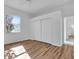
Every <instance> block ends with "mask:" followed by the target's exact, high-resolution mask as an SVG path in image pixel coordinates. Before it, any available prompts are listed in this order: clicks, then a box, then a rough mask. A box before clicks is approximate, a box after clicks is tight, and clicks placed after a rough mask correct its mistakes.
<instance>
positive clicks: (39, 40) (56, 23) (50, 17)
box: [4, 0, 74, 59]
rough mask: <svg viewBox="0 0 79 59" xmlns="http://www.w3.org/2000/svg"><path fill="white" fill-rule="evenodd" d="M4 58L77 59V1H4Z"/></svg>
mask: <svg viewBox="0 0 79 59" xmlns="http://www.w3.org/2000/svg"><path fill="white" fill-rule="evenodd" d="M4 59H74V0H4Z"/></svg>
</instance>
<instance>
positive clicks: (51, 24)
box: [41, 14, 62, 45]
mask: <svg viewBox="0 0 79 59" xmlns="http://www.w3.org/2000/svg"><path fill="white" fill-rule="evenodd" d="M41 23H42V32H41V33H42V39H41V40H42V41H44V42H47V43H50V44H53V45H62V18H61V16H60V15H59V14H55V15H53V16H52V17H49V18H45V19H43V20H41Z"/></svg>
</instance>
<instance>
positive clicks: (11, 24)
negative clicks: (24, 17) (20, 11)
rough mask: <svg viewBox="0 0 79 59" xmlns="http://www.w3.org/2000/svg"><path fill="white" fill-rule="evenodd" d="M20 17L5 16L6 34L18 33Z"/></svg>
mask: <svg viewBox="0 0 79 59" xmlns="http://www.w3.org/2000/svg"><path fill="white" fill-rule="evenodd" d="M20 21H21V18H20V16H6V29H7V32H13V33H16V32H20V24H21V22H20Z"/></svg>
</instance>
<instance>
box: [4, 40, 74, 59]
mask: <svg viewBox="0 0 79 59" xmlns="http://www.w3.org/2000/svg"><path fill="white" fill-rule="evenodd" d="M20 45H21V46H23V47H24V48H25V50H26V51H27V52H26V53H28V54H29V56H30V58H31V59H74V47H73V46H70V45H63V46H61V47H57V46H54V45H50V44H47V43H43V42H39V41H34V40H27V41H22V42H17V43H13V44H8V45H5V46H4V48H5V50H9V49H11V48H13V47H17V46H20ZM10 59H11V58H10ZM19 59H20V58H19ZM25 59H27V58H25Z"/></svg>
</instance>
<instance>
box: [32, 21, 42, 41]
mask: <svg viewBox="0 0 79 59" xmlns="http://www.w3.org/2000/svg"><path fill="white" fill-rule="evenodd" d="M31 26H32V34H33V40H40V39H41V36H40V35H41V32H40V31H41V28H40V20H36V21H33V22H32V25H31Z"/></svg>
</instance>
